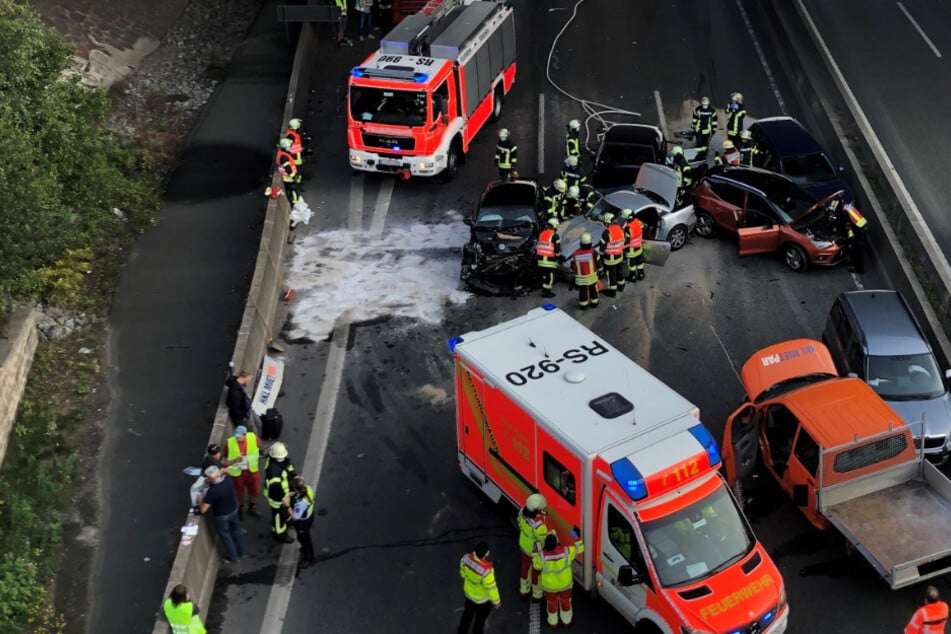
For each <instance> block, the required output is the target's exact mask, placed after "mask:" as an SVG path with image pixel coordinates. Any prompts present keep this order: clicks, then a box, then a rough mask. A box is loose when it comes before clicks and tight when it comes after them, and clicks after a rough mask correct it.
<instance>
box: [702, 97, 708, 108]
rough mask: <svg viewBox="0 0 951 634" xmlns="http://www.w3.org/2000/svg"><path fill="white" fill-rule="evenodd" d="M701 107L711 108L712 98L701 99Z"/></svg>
mask: <svg viewBox="0 0 951 634" xmlns="http://www.w3.org/2000/svg"><path fill="white" fill-rule="evenodd" d="M700 105H701V106H703V107H704V108H707V107H709V106H710V97H701V98H700Z"/></svg>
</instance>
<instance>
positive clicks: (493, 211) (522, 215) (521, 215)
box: [475, 205, 535, 229]
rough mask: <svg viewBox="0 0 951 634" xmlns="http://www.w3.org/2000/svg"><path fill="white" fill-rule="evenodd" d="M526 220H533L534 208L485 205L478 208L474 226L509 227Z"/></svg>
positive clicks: (532, 221)
mask: <svg viewBox="0 0 951 634" xmlns="http://www.w3.org/2000/svg"><path fill="white" fill-rule="evenodd" d="M526 222H531V223H534V222H535V210H534V209H532V208H531V207H513V206H511V205H505V206H499V207H494V206H491V205H489V206H486V207H483V208H482V209H480V210H479V215H478V216H476V220H475V226H476V227H480V228H483V227H484V228H489V229H498V228H500V227H511V226H512V225H517V224H521V223H526Z"/></svg>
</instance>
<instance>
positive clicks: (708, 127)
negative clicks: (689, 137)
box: [693, 97, 717, 147]
mask: <svg viewBox="0 0 951 634" xmlns="http://www.w3.org/2000/svg"><path fill="white" fill-rule="evenodd" d="M716 131H717V110H716V108H714V107H713V106H711V105H710V97H703V98H702V99H701V100H700V105H699V106H697V107H696V108H694V109H693V140H694V142H695V143H696V144H697V147H707V144H708V143H709V142H710V137H711V136H713V133H714V132H716Z"/></svg>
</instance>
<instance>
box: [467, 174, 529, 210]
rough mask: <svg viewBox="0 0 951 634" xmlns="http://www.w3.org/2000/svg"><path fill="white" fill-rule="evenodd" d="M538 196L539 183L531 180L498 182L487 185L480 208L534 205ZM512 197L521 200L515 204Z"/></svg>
mask: <svg viewBox="0 0 951 634" xmlns="http://www.w3.org/2000/svg"><path fill="white" fill-rule="evenodd" d="M537 195H538V183H537V182H536V181H535V180H533V179H530V178H519V179H515V180H504V181H503V180H496V181H492V182H491V183H489V184H488V185H486V188H485V191H484V192H482V197H481V199H480V201H479V204H480V206H487V205H498V204H516V205H533V204H534V202H535V201H536V198H537ZM512 197H518V198H519V199H520V200H517V201H515V202H513V201H512V200H511V198H512Z"/></svg>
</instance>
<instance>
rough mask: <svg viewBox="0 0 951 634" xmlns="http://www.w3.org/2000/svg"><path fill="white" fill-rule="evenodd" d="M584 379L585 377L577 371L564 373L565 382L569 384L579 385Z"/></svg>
mask: <svg viewBox="0 0 951 634" xmlns="http://www.w3.org/2000/svg"><path fill="white" fill-rule="evenodd" d="M585 378H587V377H585V375H584V372H578V371H577V370H576V371H574V372H566V373H565V380H566V381H568V382H569V383H581V382H582V381H584V380H585Z"/></svg>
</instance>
